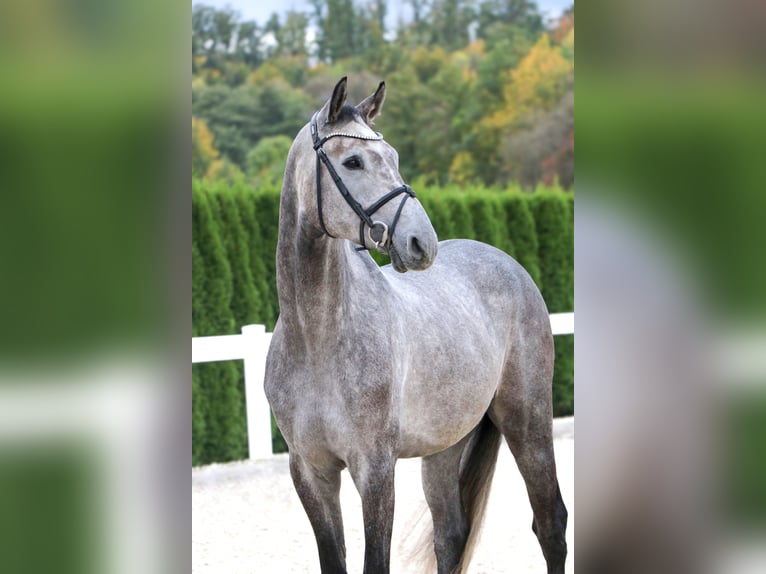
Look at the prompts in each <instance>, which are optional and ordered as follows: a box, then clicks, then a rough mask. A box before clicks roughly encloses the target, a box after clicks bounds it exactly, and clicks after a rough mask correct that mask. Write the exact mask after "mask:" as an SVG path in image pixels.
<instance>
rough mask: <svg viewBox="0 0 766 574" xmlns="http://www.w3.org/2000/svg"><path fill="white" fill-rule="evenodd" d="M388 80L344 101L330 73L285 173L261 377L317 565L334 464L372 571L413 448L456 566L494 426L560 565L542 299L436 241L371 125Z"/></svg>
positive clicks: (467, 553)
mask: <svg viewBox="0 0 766 574" xmlns="http://www.w3.org/2000/svg"><path fill="white" fill-rule="evenodd" d="M385 94H386V89H385V84H384V83H381V84H380V86H379V87H378V89H377V90H376V91H375V93H374V94H372V95H371V96H369V97H368V98H366V99H364V100H363V101H362V102H360V103H359V104H358V105H357V106H352V105H349V104H346V103H345V102H346V78H343V79H341V80H340V82H338V84H337V85H336V86H335V89H334V90H333V93H332V96H331V97H330V99H329V100H328V101H327V102H326V103H325V104H324V106H323V107H322V109H320V110H319V111H318V112H317V113H316V114H315V115H314V117H313V118H312V120H311V122H310V123H309V124H308V125H307V126H305V127H304V128H303V129H302V130H301V131H300V132H299V133H298V135H297V136H296V138H295V141H294V142H293V144H292V147H291V149H290V153H289V155H288V158H287V167H286V169H285V177H284V184H283V187H282V195H281V203H280V216H279V240H278V245H277V285H278V291H279V305H280V313H281V314H280V317H279V321H278V322H277V325H276V327H275V329H274V335H273V338H272V342H271V347H270V348H269V354H268V359H267V365H266V380H265V390H266V395H267V397H268V400H269V403H270V404H271V407H272V410H273V412H274V416H275V418H276V421H277V424H278V425H279V428H280V429H281V431H282V434H283V435H284V438H285V440H286V442H287V445H288V447H289V451H290V473H291V476H292V479H293V483H294V485H295V489H296V491H297V493H298V496H299V497H300V500H301V502H302V504H303V506H304V508H305V511H306V514H307V515H308V518H309V521H310V522H311V526H312V528H313V530H314V534H315V537H316V541H317V546H318V550H319V562H320V565H321V571H322V572H323V573H325V574H327V573H344V572H346V548H345V542H344V536H343V519H342V516H341V508H340V503H339V490H340V472H341V470H342V469H344V468H348V470H349V472H350V474H351V477H352V479H353V481H354V484H355V486H356V488H357V490H358V491H359V494H360V496H361V500H362V512H363V520H364V535H365V552H364V572H365V574H385V573H387V572H389V565H390V550H391V532H392V527H393V519H394V469H395V465H396V461H397V459H398V458H404V457H422V480H423V488H424V491H425V497H426V501H427V503H428V506H429V508H430V511H431V516H432V518H433V536H432V539H433V547H434V550H435V557H436V562H437V569H438V572H439V574H447V573H458V572H464V571H465V570H466V569H467V567H468V563H469V561H470V558H471V554H472V551H473V548H474V546H475V542H476V534H477V532H478V529H479V527H480V525H481V521H482V516H483V514H484V510H485V507H486V501H487V496H488V492H489V487H490V484H491V480H492V475H493V473H494V468H495V462H496V460H497V454H498V450H499V447H500V441H501V436H502V437H505V440H506V442H507V443H508V446H509V447H510V449H511V452H512V453H513V455H514V457H515V459H516V463H517V465H518V468H519V470H520V472H521V474H522V476H523V478H524V481H525V483H526V487H527V491H528V495H529V500H530V503H531V506H532V510H533V514H534V518H533V521H532V529H533V530H534V532H535V534H536V535H537V538H538V540H539V542H540V546H541V548H542V551H543V555H544V556H545V560H546V562H547V567H548V572H549V573H561V572H564V562H565V559H566V552H567V548H566V540H565V531H566V523H567V511H566V508H565V506H564V503H563V501H562V499H561V494H560V491H559V485H558V480H557V478H556V463H555V460H554V454H553V441H552V407H551V380H552V373H553V337H552V335H551V329H550V321H549V318H548V312H547V309H546V306H545V303H544V302H543V299H542V296H541V295H540V292H539V291H538V289H537V287H536V286H535V284H534V282H533V281H532V279H531V278H530V277H529V275H528V274H527V272H526V271H525V270H524V269H523V268H522V267H521V266H520V265H519V264H518V263H517V262H516V261H515V260H514V259H512V258H511V257H509V256H508V255H507V254H505V253H503V252H502V251H500V250H498V249H495V248H494V247H491V246H489V245H486V244H483V243H479V242H475V241H468V240H453V241H444V242H441V243H439V242H437V238H436V233H435V231H434V229H433V227H432V225H431V222H430V221H429V219H428V216H427V215H426V213H425V211H424V210H423V208H422V206H421V205H420V203H419V202H418V200H417V199H416V198H415V193H414V192H413V191H412V190H411V189H410V188H409V187H408V186H407V185H404V184H403V183H402V177H401V175H399V171H398V156H397V153H396V150H394V149H393V148H392V147H391V146H390V145H388V144H387V143H386V142H385V141H384V140H383V139H382V136H381V135H380V134H378V133H377V132H376V131H374V129H373V128H372V125H373V119H374V118H375V117H376V116H377V115H378V114H379V113H380V110H381V107H382V106H383V101H384V99H385ZM387 190H391V191H387ZM365 205H366V206H369V207H364V206H365ZM364 249H377V250H378V251H381V252H385V253H388V254H389V255H390V257H391V262H392V264H391V265H389V266H385V267H379V266H378V265H377V264H376V263H375V262H374V260H373V259H372V257H370V255H369V253H367V252H366V251H364ZM437 252H438V258H437ZM406 271H418V272H417V273H405V272H406ZM429 538H431V536H430V534H429Z"/></svg>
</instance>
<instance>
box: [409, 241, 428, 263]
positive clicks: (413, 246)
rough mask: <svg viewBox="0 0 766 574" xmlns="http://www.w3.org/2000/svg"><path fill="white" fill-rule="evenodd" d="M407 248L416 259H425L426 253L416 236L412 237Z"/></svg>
mask: <svg viewBox="0 0 766 574" xmlns="http://www.w3.org/2000/svg"><path fill="white" fill-rule="evenodd" d="M407 246H408V248H409V251H410V255H411V256H412V257H413V258H415V259H423V258H424V257H425V251H424V250H423V248H422V247H421V246H420V242H419V241H418V238H417V237H415V236H412V237H410V239H409V241H408V243H407Z"/></svg>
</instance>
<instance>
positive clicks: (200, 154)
mask: <svg viewBox="0 0 766 574" xmlns="http://www.w3.org/2000/svg"><path fill="white" fill-rule="evenodd" d="M217 159H218V150H217V149H216V148H215V145H214V144H213V134H212V133H211V132H210V130H209V129H208V127H207V124H206V123H205V120H203V119H200V118H195V117H194V116H192V175H193V176H194V177H198V178H203V177H206V176H207V174H208V172H209V171H210V168H211V166H212V165H213V163H214V162H215V161H216V160H217Z"/></svg>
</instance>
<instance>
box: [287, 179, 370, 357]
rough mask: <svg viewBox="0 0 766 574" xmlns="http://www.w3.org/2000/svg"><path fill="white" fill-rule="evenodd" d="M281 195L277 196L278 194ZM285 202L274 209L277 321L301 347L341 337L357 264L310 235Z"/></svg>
mask: <svg viewBox="0 0 766 574" xmlns="http://www.w3.org/2000/svg"><path fill="white" fill-rule="evenodd" d="M284 193H285V191H284V190H283V194H284ZM304 223H305V222H301V217H300V216H299V214H298V212H297V209H294V205H292V203H291V202H290V201H289V200H288V201H284V200H283V202H282V206H281V209H280V223H279V241H278V244H277V283H278V288H279V289H278V291H279V306H280V316H281V321H282V323H283V325H284V328H285V329H286V331H287V333H288V334H289V336H290V337H291V338H296V339H299V340H301V341H302V342H303V344H306V345H309V346H310V345H312V344H314V343H318V342H320V341H323V340H325V339H326V338H327V336H328V335H329V336H332V337H337V336H342V334H343V330H344V325H346V324H348V321H349V320H352V317H350V316H349V307H351V308H353V305H349V302H350V299H349V298H353V296H354V292H353V291H352V290H350V289H349V284H348V283H349V279H350V276H351V274H352V273H351V271H352V269H351V268H350V267H351V266H353V265H354V264H358V262H356V261H354V259H355V258H354V257H353V254H352V253H351V252H350V251H349V249H348V246H347V245H344V243H345V242H343V241H340V240H336V239H331V238H329V237H328V236H326V235H319V236H317V235H316V232H312V230H308V229H307V226H306V225H305V224H304Z"/></svg>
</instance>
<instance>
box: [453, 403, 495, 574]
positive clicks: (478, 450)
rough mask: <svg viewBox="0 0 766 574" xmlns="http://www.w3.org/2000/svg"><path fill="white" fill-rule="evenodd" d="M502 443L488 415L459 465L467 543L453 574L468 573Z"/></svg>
mask: <svg viewBox="0 0 766 574" xmlns="http://www.w3.org/2000/svg"><path fill="white" fill-rule="evenodd" d="M500 440H501V435H500V431H499V430H498V429H497V427H495V425H494V424H492V421H491V420H489V417H488V416H486V415H485V416H484V419H482V421H481V422H480V423H479V426H478V428H477V429H476V434H475V435H474V437H473V438H472V440H471V441H470V442H469V443H468V446H467V448H466V451H465V453H464V454H463V461H462V464H461V465H460V496H461V497H462V499H463V507H464V508H465V512H466V517H467V518H468V539H467V540H466V543H465V549H464V550H463V554H462V556H461V557H460V562H459V563H458V565H457V568H455V570H454V574H463V573H464V572H466V571H467V570H468V564H469V563H470V562H471V557H472V556H473V551H474V550H475V548H476V543H477V542H478V541H479V532H480V531H481V525H482V523H483V522H484V512H485V511H486V509H487V501H488V500H489V490H490V487H491V486H492V477H493V476H494V474H495V466H496V464H497V455H498V452H499V451H500Z"/></svg>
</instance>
